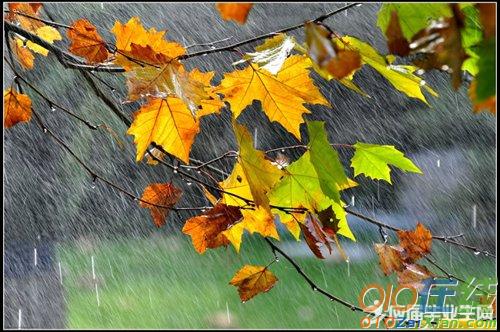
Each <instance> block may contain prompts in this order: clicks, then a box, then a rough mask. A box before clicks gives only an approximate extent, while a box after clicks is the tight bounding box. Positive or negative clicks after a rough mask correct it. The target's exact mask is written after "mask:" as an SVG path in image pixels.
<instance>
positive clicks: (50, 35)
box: [26, 25, 62, 56]
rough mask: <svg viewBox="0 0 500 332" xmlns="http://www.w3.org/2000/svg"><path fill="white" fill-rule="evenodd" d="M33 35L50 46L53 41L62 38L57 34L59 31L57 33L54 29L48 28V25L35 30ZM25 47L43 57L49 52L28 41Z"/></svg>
mask: <svg viewBox="0 0 500 332" xmlns="http://www.w3.org/2000/svg"><path fill="white" fill-rule="evenodd" d="M35 34H36V35H37V36H38V37H40V38H41V39H43V40H44V41H46V42H48V43H50V44H53V43H54V41H56V40H62V37H61V34H60V33H59V31H57V29H56V28H54V27H51V26H48V25H46V26H43V27H40V28H38V29H36V31H35ZM26 47H28V48H29V49H31V50H32V51H33V52H36V53H38V54H41V55H43V56H47V55H48V54H49V50H47V49H46V48H44V47H42V46H40V45H38V44H36V43H33V42H32V41H30V40H27V41H26Z"/></svg>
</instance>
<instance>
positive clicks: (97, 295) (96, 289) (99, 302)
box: [95, 283, 101, 307]
mask: <svg viewBox="0 0 500 332" xmlns="http://www.w3.org/2000/svg"><path fill="white" fill-rule="evenodd" d="M95 298H96V300H97V306H98V307H99V306H101V301H100V300H99V289H98V288H97V283H96V284H95Z"/></svg>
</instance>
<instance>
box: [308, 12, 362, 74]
mask: <svg viewBox="0 0 500 332" xmlns="http://www.w3.org/2000/svg"><path fill="white" fill-rule="evenodd" d="M305 33H306V45H307V47H308V54H309V57H310V58H311V59H312V61H313V62H314V63H316V64H317V65H318V67H319V68H320V69H321V70H325V71H327V72H328V73H330V74H331V75H332V76H333V78H336V79H338V80H341V79H343V78H345V77H347V76H349V75H350V74H352V73H353V72H354V71H356V70H357V69H359V68H360V67H361V57H360V55H359V52H358V51H356V50H350V49H348V48H345V47H342V46H340V44H336V43H334V42H333V41H332V36H331V33H330V31H328V30H327V29H326V28H325V27H324V26H322V25H319V24H317V23H314V22H309V23H306V25H305Z"/></svg>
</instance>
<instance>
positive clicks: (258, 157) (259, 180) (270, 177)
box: [233, 121, 283, 210]
mask: <svg viewBox="0 0 500 332" xmlns="http://www.w3.org/2000/svg"><path fill="white" fill-rule="evenodd" d="M233 127H234V131H235V134H236V141H237V142H238V145H239V147H240V151H239V154H238V163H240V164H241V168H242V170H243V173H244V174H245V177H246V180H247V181H248V185H249V188H250V192H251V193H252V197H253V201H254V202H255V205H256V206H262V207H264V208H265V209H267V210H269V199H268V198H267V193H268V192H269V191H270V190H271V188H272V187H273V186H274V184H275V183H276V182H277V181H278V180H279V179H280V178H281V176H282V175H283V172H282V171H281V170H280V169H278V168H277V167H275V166H273V165H272V164H271V162H270V161H268V160H266V159H265V157H264V152H262V151H259V150H256V149H255V148H254V147H253V140H252V136H251V135H250V133H249V132H248V130H247V129H246V128H245V127H244V126H242V125H239V124H238V123H236V122H235V121H233Z"/></svg>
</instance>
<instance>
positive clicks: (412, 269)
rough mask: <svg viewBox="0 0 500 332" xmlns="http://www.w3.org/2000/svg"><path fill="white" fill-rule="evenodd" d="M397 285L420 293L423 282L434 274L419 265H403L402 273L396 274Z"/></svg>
mask: <svg viewBox="0 0 500 332" xmlns="http://www.w3.org/2000/svg"><path fill="white" fill-rule="evenodd" d="M396 273H397V275H398V284H399V285H400V286H402V287H412V288H415V289H416V290H417V291H418V292H420V291H421V290H422V289H423V288H424V286H425V285H424V281H425V280H426V279H429V278H432V277H433V276H434V274H433V273H432V272H431V271H429V270H428V269H427V268H426V267H425V266H423V265H419V264H405V268H404V269H403V270H402V271H397V272H396Z"/></svg>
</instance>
